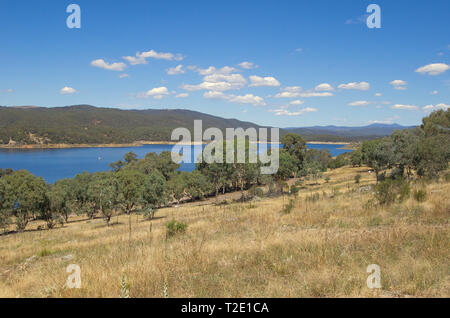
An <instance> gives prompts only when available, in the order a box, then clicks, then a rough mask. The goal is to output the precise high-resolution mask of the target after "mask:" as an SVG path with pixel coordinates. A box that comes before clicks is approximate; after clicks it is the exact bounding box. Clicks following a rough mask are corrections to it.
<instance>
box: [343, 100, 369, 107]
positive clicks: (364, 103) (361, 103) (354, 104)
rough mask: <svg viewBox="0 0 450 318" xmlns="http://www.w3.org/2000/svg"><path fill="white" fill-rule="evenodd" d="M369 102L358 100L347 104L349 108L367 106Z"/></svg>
mask: <svg viewBox="0 0 450 318" xmlns="http://www.w3.org/2000/svg"><path fill="white" fill-rule="evenodd" d="M369 104H370V102H368V101H366V100H358V101H356V102H352V103H350V104H348V105H349V106H367V105H369Z"/></svg>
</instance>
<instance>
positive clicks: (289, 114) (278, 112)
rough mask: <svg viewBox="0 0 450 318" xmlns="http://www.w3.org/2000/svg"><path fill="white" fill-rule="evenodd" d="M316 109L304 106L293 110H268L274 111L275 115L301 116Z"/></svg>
mask: <svg viewBox="0 0 450 318" xmlns="http://www.w3.org/2000/svg"><path fill="white" fill-rule="evenodd" d="M316 111H317V109H316V108H312V107H306V108H303V109H300V110H298V111H295V112H291V111H288V110H287V109H284V108H280V109H272V110H269V112H272V113H275V115H276V116H301V115H303V114H306V113H313V112H316Z"/></svg>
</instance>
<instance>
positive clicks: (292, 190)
mask: <svg viewBox="0 0 450 318" xmlns="http://www.w3.org/2000/svg"><path fill="white" fill-rule="evenodd" d="M299 191H300V188H299V187H297V186H296V185H291V187H290V188H289V193H290V194H291V195H295V194H297V193H298V192H299Z"/></svg>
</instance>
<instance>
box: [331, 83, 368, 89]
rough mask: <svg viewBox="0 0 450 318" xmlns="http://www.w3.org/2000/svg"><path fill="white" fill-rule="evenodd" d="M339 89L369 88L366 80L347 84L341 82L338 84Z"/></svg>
mask: <svg viewBox="0 0 450 318" xmlns="http://www.w3.org/2000/svg"><path fill="white" fill-rule="evenodd" d="M338 88H340V89H353V90H360V91H367V90H369V89H370V84H369V83H367V82H359V83H358V82H351V83H347V84H341V85H339V86H338Z"/></svg>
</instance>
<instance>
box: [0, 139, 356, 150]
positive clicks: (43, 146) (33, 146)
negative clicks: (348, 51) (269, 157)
mask: <svg viewBox="0 0 450 318" xmlns="http://www.w3.org/2000/svg"><path fill="white" fill-rule="evenodd" d="M258 143H261V142H258ZM176 144H181V145H189V144H191V145H194V146H196V145H201V144H207V142H202V143H199V142H192V143H180V142H178V141H137V142H133V143H124V144H30V145H10V144H8V145H0V149H12V150H14V149H16V150H20V149H22V150H28V149H71V148H128V147H142V146H144V145H176ZM268 144H272V143H271V142H268ZM306 144H316V145H343V146H348V145H350V143H348V142H334V141H307V142H306ZM342 149H349V148H347V147H344V148H342Z"/></svg>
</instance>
